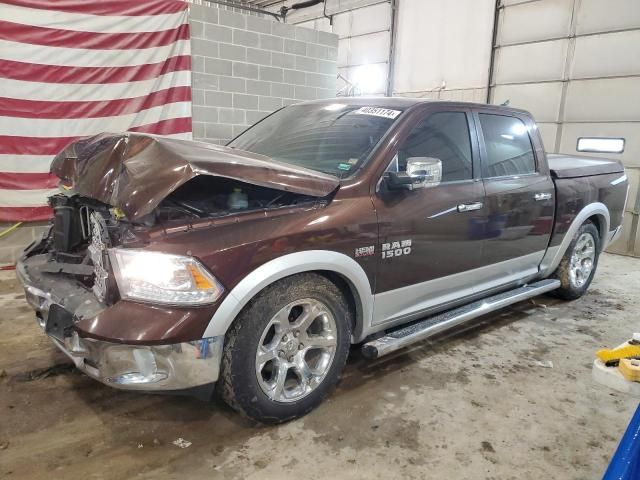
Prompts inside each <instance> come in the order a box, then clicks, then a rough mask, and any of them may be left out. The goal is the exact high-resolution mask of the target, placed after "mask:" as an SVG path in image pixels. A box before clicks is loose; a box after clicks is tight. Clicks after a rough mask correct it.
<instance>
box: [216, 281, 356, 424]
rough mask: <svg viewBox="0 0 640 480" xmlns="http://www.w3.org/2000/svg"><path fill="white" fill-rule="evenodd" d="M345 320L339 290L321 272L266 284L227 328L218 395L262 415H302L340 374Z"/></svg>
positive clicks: (274, 418) (270, 419) (268, 419)
mask: <svg viewBox="0 0 640 480" xmlns="http://www.w3.org/2000/svg"><path fill="white" fill-rule="evenodd" d="M351 320H352V319H351V311H350V308H349V305H348V303H347V301H346V299H345V298H344V296H343V294H342V292H341V291H340V290H339V289H338V288H337V287H336V285H334V284H333V283H332V282H330V281H329V280H327V279H326V278H325V277H323V276H321V275H318V274H313V273H308V274H300V275H295V276H292V277H289V278H287V279H285V280H283V281H281V282H278V283H276V284H274V285H272V286H269V287H267V288H266V289H265V290H264V291H263V292H261V293H260V294H258V296H257V297H256V298H254V299H253V300H252V301H251V302H250V303H249V304H248V305H247V307H246V308H245V309H244V310H243V311H242V312H241V313H240V315H239V316H238V318H237V319H236V320H235V322H234V324H233V325H232V327H231V328H230V329H229V332H228V333H227V336H226V341H225V347H224V355H223V360H222V370H221V378H220V381H219V382H218V389H219V392H220V394H221V396H222V398H223V399H224V400H225V401H226V402H227V403H228V404H229V405H230V406H231V407H233V408H234V409H236V410H238V411H240V412H241V413H243V414H244V415H246V416H248V417H250V418H252V419H254V420H258V421H260V422H263V423H278V422H283V421H287V420H291V419H293V418H297V417H300V416H302V415H305V414H306V413H308V412H309V411H311V410H312V409H313V408H315V407H316V406H317V405H318V404H319V403H320V402H321V401H322V400H323V399H324V397H325V396H326V395H327V394H328V393H329V392H330V390H331V388H332V387H333V386H334V385H335V384H336V383H337V381H338V379H339V377H340V373H341V372H342V369H343V367H344V364H345V362H346V359H347V355H348V353H349V346H350V336H351V331H350V326H351Z"/></svg>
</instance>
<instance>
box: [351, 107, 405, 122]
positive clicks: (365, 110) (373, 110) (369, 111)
mask: <svg viewBox="0 0 640 480" xmlns="http://www.w3.org/2000/svg"><path fill="white" fill-rule="evenodd" d="M354 113H358V114H360V115H373V116H374V117H383V118H390V119H392V120H393V119H395V118H396V117H397V116H398V115H400V114H401V113H402V112H401V111H400V110H390V109H388V108H380V107H362V108H359V109H358V110H354Z"/></svg>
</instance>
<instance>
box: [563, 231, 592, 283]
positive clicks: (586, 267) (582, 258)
mask: <svg viewBox="0 0 640 480" xmlns="http://www.w3.org/2000/svg"><path fill="white" fill-rule="evenodd" d="M595 259H596V242H595V239H594V238H593V235H591V234H590V233H586V232H585V233H583V234H582V235H580V236H579V237H578V241H577V242H576V246H575V248H574V249H573V254H572V255H571V259H570V265H569V281H570V282H571V285H572V286H574V287H576V288H580V287H582V286H583V285H584V284H585V283H586V282H587V280H589V276H590V275H591V272H592V271H593V264H594V262H595Z"/></svg>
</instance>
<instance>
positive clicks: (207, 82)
mask: <svg viewBox="0 0 640 480" xmlns="http://www.w3.org/2000/svg"><path fill="white" fill-rule="evenodd" d="M234 10H235V11H232V10H231V9H226V8H224V7H222V8H219V6H218V5H217V4H215V3H208V2H205V4H204V5H195V4H194V5H191V6H190V15H189V23H190V26H191V55H192V79H193V80H192V83H193V89H192V93H193V137H194V139H196V140H206V141H209V142H215V143H221V144H222V143H226V142H228V141H229V140H230V139H231V138H233V137H235V136H236V135H238V134H240V133H241V132H242V131H243V130H245V129H246V128H247V127H248V126H250V125H253V124H254V123H256V122H258V121H259V120H260V119H262V118H263V117H265V116H266V115H268V114H270V113H271V112H273V111H274V110H277V109H279V108H281V107H282V106H283V105H288V104H291V103H295V102H299V101H303V100H315V99H317V98H326V97H332V96H334V94H335V78H336V72H337V69H336V58H337V52H338V50H337V46H338V37H337V36H336V35H335V34H332V33H327V32H321V31H318V30H314V29H310V28H305V27H303V26H296V25H293V24H285V23H282V22H278V21H276V20H275V19H274V18H273V17H269V16H263V15H260V16H259V15H255V14H251V15H249V14H248V12H246V11H245V12H244V13H237V12H241V11H240V10H238V9H234Z"/></svg>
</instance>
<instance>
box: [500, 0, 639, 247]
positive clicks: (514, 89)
mask: <svg viewBox="0 0 640 480" xmlns="http://www.w3.org/2000/svg"><path fill="white" fill-rule="evenodd" d="M502 5H503V8H502V11H501V15H500V21H499V23H498V36H497V39H498V41H497V43H498V48H497V49H496V54H495V67H494V75H493V85H494V87H493V88H492V101H493V102H494V103H501V102H503V101H504V100H505V99H506V98H510V100H511V105H513V106H515V107H523V108H526V109H529V110H530V111H532V112H533V114H534V115H535V116H536V118H537V119H538V122H540V123H539V128H540V132H541V135H542V137H543V140H544V142H545V146H546V148H547V150H548V151H551V152H553V151H560V152H565V153H574V154H575V153H577V152H576V144H577V140H578V138H579V137H588V136H595V137H624V138H625V140H626V145H625V151H624V152H623V153H622V154H604V155H600V156H605V157H613V158H619V159H620V160H622V161H623V163H624V164H625V167H626V169H627V175H628V176H629V179H630V184H631V187H630V194H629V202H628V204H627V206H626V210H627V212H628V213H627V214H626V215H625V221H624V226H625V232H624V238H623V239H622V240H621V241H620V242H619V243H618V244H617V245H615V246H614V247H613V250H614V251H616V252H620V253H633V254H635V255H640V231H638V225H639V224H640V217H639V216H638V213H636V208H635V205H636V204H637V199H638V198H640V197H639V195H640V192H639V191H638V188H640V187H639V183H640V182H639V180H640V144H639V143H640V93H639V92H640V0H503V1H502ZM558 38H561V39H562V40H558ZM550 40H555V41H554V42H550ZM520 42H528V43H525V44H522V45H519V46H517V47H513V46H512V47H505V48H502V47H501V46H502V45H508V44H513V43H520ZM558 42H562V44H563V47H562V48H559V49H556V50H554V49H552V48H550V47H549V46H548V45H550V44H554V43H558ZM548 80H554V81H553V82H548ZM525 82H534V83H525ZM505 83H510V85H504V84H505ZM547 120H548V123H545V121H547ZM554 122H556V123H554ZM594 156H597V155H595V154H594Z"/></svg>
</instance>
